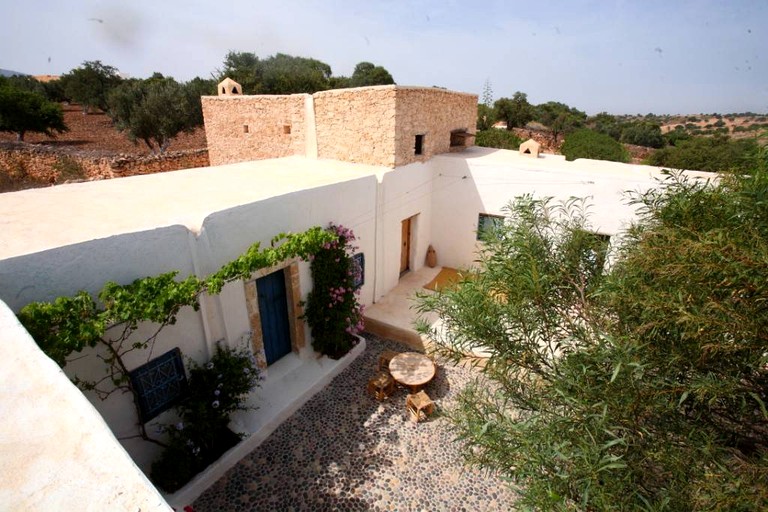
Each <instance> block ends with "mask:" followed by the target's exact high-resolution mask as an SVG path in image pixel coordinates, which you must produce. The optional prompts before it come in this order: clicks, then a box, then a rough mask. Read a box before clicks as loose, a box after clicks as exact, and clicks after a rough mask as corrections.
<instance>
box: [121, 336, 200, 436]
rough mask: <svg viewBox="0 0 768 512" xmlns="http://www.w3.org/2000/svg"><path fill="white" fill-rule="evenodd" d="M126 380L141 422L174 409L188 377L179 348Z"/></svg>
mask: <svg viewBox="0 0 768 512" xmlns="http://www.w3.org/2000/svg"><path fill="white" fill-rule="evenodd" d="M128 377H129V378H130V379H131V387H133V392H134V393H135V394H136V399H137V401H138V403H139V413H140V414H139V415H140V419H141V422H142V423H146V422H148V421H149V420H151V419H152V418H154V417H156V416H157V415H158V414H160V413H161V412H163V411H166V410H168V409H170V408H171V407H173V406H174V405H175V404H176V402H177V401H178V400H179V399H180V398H181V397H182V396H184V393H185V392H186V391H187V375H186V373H185V372H184V363H183V362H182V360H181V350H179V349H178V348H174V349H173V350H171V351H169V352H166V353H165V354H163V355H161V356H159V357H156V358H155V359H153V360H151V361H150V362H148V363H147V364H144V365H142V366H139V367H138V368H136V369H135V370H133V371H132V372H130V373H129V374H128Z"/></svg>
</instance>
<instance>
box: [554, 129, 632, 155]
mask: <svg viewBox="0 0 768 512" xmlns="http://www.w3.org/2000/svg"><path fill="white" fill-rule="evenodd" d="M560 152H561V153H562V154H563V155H565V159H566V160H569V161H570V160H575V159H577V158H591V159H593V160H612V161H614V162H628V161H629V153H628V152H627V150H626V149H624V146H622V145H621V144H620V143H618V142H616V141H615V140H614V139H613V138H611V137H610V136H608V135H605V134H603V133H597V132H595V131H592V130H589V129H587V128H582V129H580V130H576V131H575V132H573V133H569V134H568V135H566V136H565V141H564V142H563V145H562V146H561V147H560Z"/></svg>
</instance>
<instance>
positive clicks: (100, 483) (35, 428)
mask: <svg viewBox="0 0 768 512" xmlns="http://www.w3.org/2000/svg"><path fill="white" fill-rule="evenodd" d="M0 331H2V333H3V346H4V349H5V353H4V355H3V357H2V358H0V389H2V393H0V415H2V417H3V421H1V422H0V453H2V456H0V509H2V510H57V511H62V512H67V511H72V512H75V511H77V512H80V511H99V512H101V511H103V510H144V511H170V510H171V508H170V507H169V506H168V505H167V504H166V503H165V501H164V500H163V498H162V497H161V496H160V494H159V493H158V492H157V491H156V490H155V488H154V487H153V486H152V484H151V483H150V482H149V481H148V480H147V479H146V477H145V476H144V474H143V473H142V472H141V471H140V470H139V468H138V467H136V465H135V464H134V462H133V461H132V460H131V457H130V456H129V455H128V454H127V453H126V452H125V450H123V449H122V448H121V447H120V445H119V444H118V443H117V442H116V441H115V438H114V436H113V434H112V432H110V429H109V427H108V426H107V425H106V423H105V422H104V420H103V419H102V418H101V416H99V413H98V412H97V411H96V410H95V409H94V408H93V406H92V405H91V404H89V403H88V400H86V398H85V397H84V396H83V395H82V394H81V393H80V392H79V391H78V390H77V389H76V388H75V387H74V386H73V385H72V383H71V382H69V379H68V378H67V377H66V376H65V375H64V373H63V372H62V371H61V370H60V369H59V368H58V366H56V364H55V363H54V362H53V361H51V360H50V359H49V358H48V357H46V356H45V354H43V353H42V352H41V351H40V349H38V348H37V345H36V344H35V342H34V340H32V338H30V337H29V334H27V332H26V331H25V330H24V328H23V327H22V326H21V325H20V324H19V323H18V321H17V320H16V317H15V315H14V314H13V312H12V311H11V310H10V309H9V308H8V307H7V306H6V305H5V304H4V303H3V302H0Z"/></svg>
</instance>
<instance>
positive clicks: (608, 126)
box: [586, 112, 624, 140]
mask: <svg viewBox="0 0 768 512" xmlns="http://www.w3.org/2000/svg"><path fill="white" fill-rule="evenodd" d="M586 126H587V127H588V128H589V129H590V130H593V131H596V132H597V133H604V134H605V135H608V136H610V137H611V138H612V139H614V140H620V139H621V131H622V129H623V127H624V123H622V121H621V120H619V118H618V117H616V116H614V115H611V114H609V113H607V112H600V113H599V114H597V115H594V116H592V117H590V118H589V119H587V122H586Z"/></svg>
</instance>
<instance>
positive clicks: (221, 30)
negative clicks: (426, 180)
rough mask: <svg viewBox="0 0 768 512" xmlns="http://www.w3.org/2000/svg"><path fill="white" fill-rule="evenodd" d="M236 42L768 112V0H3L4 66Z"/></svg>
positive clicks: (142, 64) (181, 56) (56, 64)
mask: <svg viewBox="0 0 768 512" xmlns="http://www.w3.org/2000/svg"><path fill="white" fill-rule="evenodd" d="M228 50H237V51H250V52H254V53H256V54H257V55H259V56H260V57H266V56H269V55H272V54H275V53H277V52H282V53H289V54H292V55H300V56H305V57H314V58H317V59H320V60H322V61H324V62H327V63H328V64H330V66H331V68H332V69H333V73H334V74H335V75H349V74H351V73H352V70H353V69H354V65H355V64H356V63H357V62H360V61H363V60H366V61H370V62H373V63H375V64H378V65H382V66H384V67H385V68H387V69H388V70H389V71H390V72H391V73H392V75H393V76H394V78H395V80H396V81H397V83H398V84H402V85H426V86H429V85H438V86H442V87H447V88H449V89H455V90H460V91H467V92H473V93H477V94H480V93H481V92H482V89H483V84H484V82H485V81H486V79H487V80H489V81H490V83H491V85H492V89H493V93H494V98H495V99H498V98H499V97H502V96H511V95H512V94H513V93H514V92H515V91H523V92H525V93H527V94H528V97H529V100H530V101H531V102H532V103H541V102H545V101H549V100H555V101H562V102H564V103H567V104H568V105H571V106H574V107H577V108H579V109H581V110H585V111H587V112H588V113H590V114H594V113H597V112H599V111H603V110H605V111H608V112H611V113H616V114H621V113H629V114H634V113H643V114H645V113H648V112H654V113H699V112H703V113H711V112H720V113H725V112H743V111H753V112H758V113H766V112H768V1H766V0H752V1H747V0H723V1H710V0H690V1H675V0H663V1H656V0H636V1H619V0H616V1H611V0H595V1H578V0H571V1H569V0H563V1H552V2H547V1H530V2H517V1H506V2H505V1H483V2H468V1H466V0H464V1H454V0H435V1H433V0H424V1H412V2H406V1H402V0H388V1H387V0H382V1H374V0H336V1H334V0H316V1H310V0H306V1H291V0H272V1H268V2H265V1H260V0H216V1H196V0H185V1H179V0H152V1H147V0H130V1H128V0H66V1H63V0H17V1H13V0H3V1H2V5H1V6H0V68H4V69H12V70H15V71H20V72H24V73H30V74H61V73H64V72H66V71H69V70H70V69H72V68H74V67H76V66H78V65H80V64H81V63H82V62H83V61H86V60H101V61H102V62H103V63H105V64H109V65H112V66H115V67H117V68H118V69H119V70H120V71H121V72H123V73H125V74H127V75H130V76H134V77H147V76H149V75H150V74H151V73H152V72H153V71H160V72H162V73H164V74H165V75H170V76H173V77H175V78H176V79H179V80H188V79H190V78H193V77H195V76H203V77H209V76H210V75H211V73H212V72H214V71H215V70H216V68H218V67H220V66H221V63H222V61H223V59H224V56H225V55H226V53H227V51H228Z"/></svg>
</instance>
